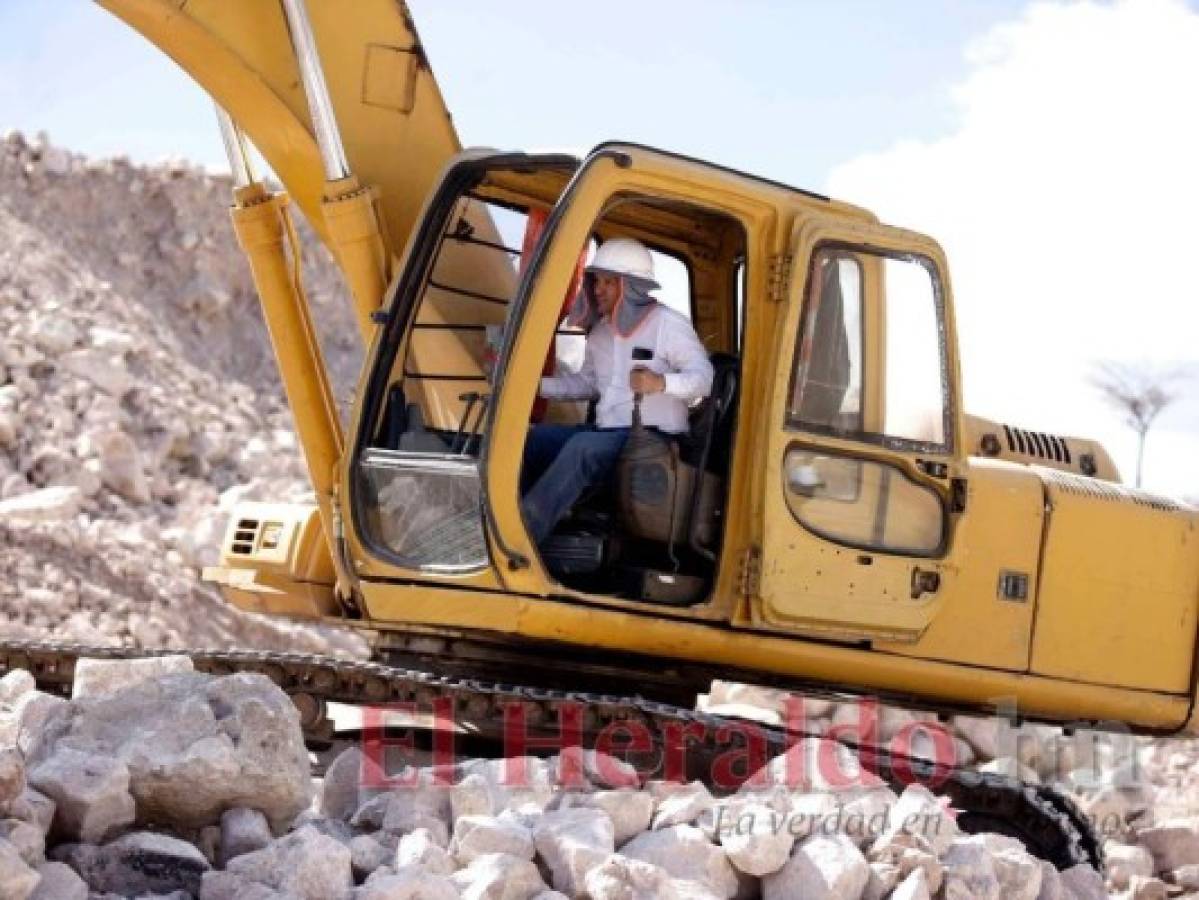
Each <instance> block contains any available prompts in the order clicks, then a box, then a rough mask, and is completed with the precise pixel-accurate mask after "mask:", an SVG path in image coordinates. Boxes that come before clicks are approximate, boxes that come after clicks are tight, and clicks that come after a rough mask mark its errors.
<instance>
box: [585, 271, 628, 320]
mask: <svg viewBox="0 0 1199 900" xmlns="http://www.w3.org/2000/svg"><path fill="white" fill-rule="evenodd" d="M594 277H595V282H594V284H593V285H592V290H593V293H594V296H595V305H596V306H597V307H598V308H599V311H600V315H603V316H606V315H609V314H610V313H611V312H612V310H613V309H615V308H616V304H617V303H618V302H619V301H620V293H621V283H620V276H619V275H608V274H606V273H604V272H596V273H595V276H594Z"/></svg>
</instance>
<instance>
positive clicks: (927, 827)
mask: <svg viewBox="0 0 1199 900" xmlns="http://www.w3.org/2000/svg"><path fill="white" fill-rule="evenodd" d="M904 833H906V834H918V835H920V836H921V837H923V838H924V839H925V840H926V841H928V843H929V846H930V847H932V849H933V852H934V853H935V854H936V855H937V856H942V855H944V853H945V851H946V850H947V849H948V847H949V845H950V843H951V842H952V841H953V840H954V839H955V838H956V837H957V836H958V834H959V833H960V831H959V829H958V827H957V823H956V822H954V820H953V818H952V817H950V816H949V814H948V813H947V812H946V809H945V807H944V805H943V804H942V803H941V802H940V801H939V800H938V799H937V798H936V797H935V796H933V794H932V792H931V791H929V789H928V788H926V787H925V786H924V785H922V784H909V785H908V786H907V787H906V788H904V791H903V793H902V794H901V795H900V797H899V800H898V801H897V802H896V803H895V806H894V807H893V808H892V810H891V823H890V825H889V827H888V828H887V830H886V832H885V833H884V834H883V835H882V836H881V837H879V839H878V841H876V842H875V848H876V849H877V848H879V847H881V846H882V845H883V844H885V843H886V842H887V841H889V840H891V839H893V838H894V837H896V836H897V835H900V834H904Z"/></svg>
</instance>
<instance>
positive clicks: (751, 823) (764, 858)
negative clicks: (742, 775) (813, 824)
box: [717, 803, 795, 877]
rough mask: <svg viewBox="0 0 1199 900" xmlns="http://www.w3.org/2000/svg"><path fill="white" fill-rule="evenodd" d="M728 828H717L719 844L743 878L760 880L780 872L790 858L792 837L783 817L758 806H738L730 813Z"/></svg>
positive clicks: (747, 804) (763, 806) (755, 804)
mask: <svg viewBox="0 0 1199 900" xmlns="http://www.w3.org/2000/svg"><path fill="white" fill-rule="evenodd" d="M727 822H728V827H727V828H720V829H719V830H718V832H717V835H718V837H719V840H720V845H721V846H722V847H724V850H725V852H726V853H727V854H728V857H729V862H731V863H732V864H733V865H734V866H736V867H737V868H738V869H740V870H741V871H742V872H744V873H746V874H747V875H756V876H758V877H762V876H763V875H769V874H770V873H771V872H777V871H778V870H779V869H781V868H782V867H783V865H784V863H786V862H787V859H788V858H789V857H790V856H791V848H792V847H793V846H794V844H795V837H794V836H793V835H792V834H791V831H790V829H789V828H788V827H787V824H788V823H787V816H786V815H785V814H782V813H779V812H778V811H777V810H775V809H773V808H771V807H769V806H766V805H764V804H760V803H746V804H739V805H737V806H736V807H734V808H733V809H732V810H730V814H729V815H728V817H727Z"/></svg>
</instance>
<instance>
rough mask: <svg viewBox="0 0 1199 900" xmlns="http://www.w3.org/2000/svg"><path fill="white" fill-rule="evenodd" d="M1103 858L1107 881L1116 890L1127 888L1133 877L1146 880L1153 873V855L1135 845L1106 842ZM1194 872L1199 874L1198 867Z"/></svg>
mask: <svg viewBox="0 0 1199 900" xmlns="http://www.w3.org/2000/svg"><path fill="white" fill-rule="evenodd" d="M1103 856H1104V859H1105V861H1106V863H1107V877H1108V880H1110V881H1111V883H1112V887H1114V888H1116V889H1117V890H1121V891H1122V890H1124V889H1125V888H1127V887H1128V883H1129V881H1131V879H1132V877H1133V876H1134V875H1141V876H1143V877H1145V878H1148V877H1149V876H1151V875H1153V873H1154V871H1155V866H1154V863H1153V854H1152V853H1150V852H1149V851H1148V850H1146V849H1145V848H1144V847H1141V846H1138V845H1136V844H1121V843H1118V842H1117V841H1107V842H1106V843H1105V844H1104V845H1103ZM1184 868H1185V867H1184ZM1195 870H1196V871H1197V872H1199V866H1196V867H1195Z"/></svg>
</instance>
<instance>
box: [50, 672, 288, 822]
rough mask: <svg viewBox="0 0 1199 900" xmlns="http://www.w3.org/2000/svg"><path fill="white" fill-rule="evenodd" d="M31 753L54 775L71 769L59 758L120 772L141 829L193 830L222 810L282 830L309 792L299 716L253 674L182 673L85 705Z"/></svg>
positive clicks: (86, 700) (84, 700) (77, 704)
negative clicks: (253, 814)
mask: <svg viewBox="0 0 1199 900" xmlns="http://www.w3.org/2000/svg"><path fill="white" fill-rule="evenodd" d="M110 677H113V678H115V677H116V676H115V675H110ZM37 755H38V756H40V757H41V758H43V759H45V760H47V761H48V762H49V763H54V762H55V760H56V759H57V760H59V762H58V763H57V765H58V767H59V768H60V769H61V768H63V767H64V765H66V768H68V769H69V768H70V765H69V764H64V763H63V762H62V760H63V759H64V758H65V759H67V760H68V762H69V761H70V760H80V759H84V758H86V759H89V760H92V761H98V760H108V765H115V766H117V767H118V770H119V767H124V768H126V769H127V770H128V778H129V784H128V789H129V792H130V794H132V796H133V798H134V800H135V801H136V821H137V822H139V823H155V822H169V823H171V824H172V825H174V826H176V827H180V828H195V829H198V828H201V827H203V826H205V825H215V824H217V822H218V821H219V819H220V815H221V813H222V812H223V811H224V810H226V809H230V808H234V807H248V808H251V809H257V810H261V811H262V812H263V813H264V814H265V815H266V816H267V818H268V819H269V820H270V821H271V824H272V826H273V827H274V828H275V830H276V831H280V830H282V829H283V827H284V826H286V825H287V824H288V823H290V822H291V820H292V819H294V818H295V817H296V815H297V814H298V813H299V812H300V811H301V810H303V809H305V808H306V807H307V806H308V804H309V801H310V799H311V794H312V781H311V777H310V775H309V763H308V752H307V749H306V748H305V746H304V738H303V733H302V731H301V728H300V716H299V713H298V712H297V711H296V709H295V706H294V705H293V704H292V702H291V700H290V699H289V698H288V697H287V695H286V694H284V693H283V692H282V691H281V690H279V689H278V688H277V687H276V686H275V685H274V684H272V683H271V681H270V680H269V679H268V678H266V677H265V676H263V675H259V674H256V673H242V674H236V675H229V676H225V677H221V678H218V677H213V676H210V675H204V674H200V673H194V672H178V673H175V674H169V675H164V676H160V677H156V678H150V679H147V680H141V681H136V682H135V683H132V684H129V685H128V686H126V687H123V688H121V689H119V690H114V691H111V692H102V693H99V694H98V695H96V696H88V697H81V698H79V699H77V700H74V701H72V702H71V704H70V706H69V709H68V710H67V711H66V712H65V714H62V715H60V716H58V717H57V718H56V720H55V724H54V727H53V728H51V729H49V730H48V732H47V734H46V735H45V739H44V740H43V741H42V742H41V744H40V746H39V747H38V749H37ZM35 774H36V770H35ZM33 783H34V786H35V787H38V789H39V790H42V791H43V793H46V794H48V795H49V796H51V797H52V798H53V799H55V800H58V799H59V798H58V797H57V796H55V794H54V792H53V791H51V790H46V789H43V788H42V786H41V785H40V784H39V783H38V781H37V780H36V779H35V780H34V781H33ZM60 812H61V810H60Z"/></svg>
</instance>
